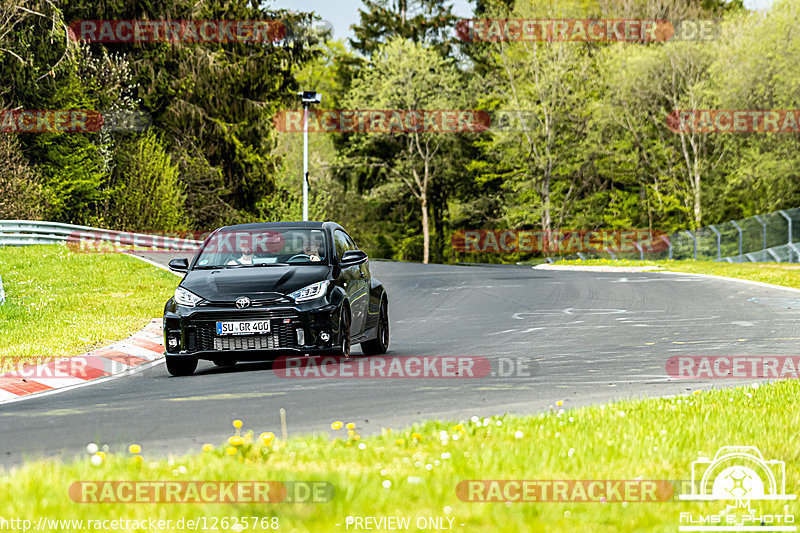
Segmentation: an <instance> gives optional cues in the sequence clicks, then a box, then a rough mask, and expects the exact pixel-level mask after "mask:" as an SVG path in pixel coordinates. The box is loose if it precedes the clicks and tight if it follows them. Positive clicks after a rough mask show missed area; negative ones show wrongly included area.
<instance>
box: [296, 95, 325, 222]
mask: <svg viewBox="0 0 800 533" xmlns="http://www.w3.org/2000/svg"><path fill="white" fill-rule="evenodd" d="M297 96H299V97H300V101H301V102H302V103H303V220H304V221H308V110H309V108H310V107H311V104H318V103H320V102H321V101H322V93H318V92H316V91H300V92H299V93H297Z"/></svg>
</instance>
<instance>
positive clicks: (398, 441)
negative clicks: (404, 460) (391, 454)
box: [397, 439, 406, 446]
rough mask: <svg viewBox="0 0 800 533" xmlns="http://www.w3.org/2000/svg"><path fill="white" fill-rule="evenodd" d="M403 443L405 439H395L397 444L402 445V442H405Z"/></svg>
mask: <svg viewBox="0 0 800 533" xmlns="http://www.w3.org/2000/svg"><path fill="white" fill-rule="evenodd" d="M405 443H406V440H405V439H397V444H399V445H401V446H402V445H403V444H405Z"/></svg>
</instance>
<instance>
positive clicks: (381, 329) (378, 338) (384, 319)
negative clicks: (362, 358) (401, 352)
mask: <svg viewBox="0 0 800 533" xmlns="http://www.w3.org/2000/svg"><path fill="white" fill-rule="evenodd" d="M377 329H378V331H377V333H376V335H375V338H374V339H372V340H370V341H366V342H362V343H361V351H362V352H364V355H383V354H385V353H386V352H387V351H388V350H389V304H387V303H386V299H383V300H381V310H380V311H379V313H378V325H377Z"/></svg>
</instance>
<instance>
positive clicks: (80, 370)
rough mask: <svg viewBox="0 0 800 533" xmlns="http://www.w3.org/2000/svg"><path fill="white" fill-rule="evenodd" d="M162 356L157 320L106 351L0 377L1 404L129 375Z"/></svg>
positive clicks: (160, 335)
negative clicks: (137, 368)
mask: <svg viewBox="0 0 800 533" xmlns="http://www.w3.org/2000/svg"><path fill="white" fill-rule="evenodd" d="M163 357H164V346H163V344H162V332H161V319H160V318H154V319H153V320H151V321H150V323H149V324H147V325H146V326H145V327H144V328H142V329H141V330H139V331H137V332H136V333H134V334H133V335H131V336H130V337H128V338H127V339H124V340H121V341H119V342H115V343H114V344H111V345H110V346H106V347H105V348H100V349H99V350H94V351H91V352H87V353H85V354H83V355H77V356H75V357H69V358H65V359H58V360H54V361H50V362H47V363H44V364H41V365H26V366H23V367H21V368H17V369H16V370H13V371H11V372H8V373H6V374H2V375H0V402H6V401H12V400H17V399H20V398H22V397H25V396H29V395H31V394H37V393H44V392H50V391H55V390H58V389H64V388H66V387H71V388H74V387H76V386H79V385H84V384H86V383H88V382H90V381H93V380H96V379H101V378H107V377H111V376H115V375H120V374H125V373H130V372H131V371H132V370H133V369H134V368H136V367H138V366H141V365H144V364H147V363H151V362H153V361H156V360H157V359H161V358H163Z"/></svg>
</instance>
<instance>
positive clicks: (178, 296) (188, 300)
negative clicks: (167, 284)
mask: <svg viewBox="0 0 800 533" xmlns="http://www.w3.org/2000/svg"><path fill="white" fill-rule="evenodd" d="M175 301H176V302H178V305H183V306H185V307H194V306H196V305H197V304H199V303H200V302H202V301H203V299H202V298H201V297H199V296H198V295H196V294H195V293H193V292H189V291H187V290H186V289H184V288H183V287H178V288H177V289H175Z"/></svg>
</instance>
